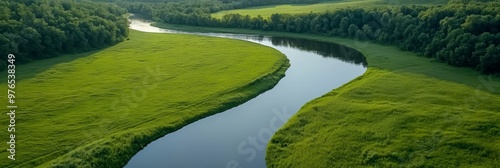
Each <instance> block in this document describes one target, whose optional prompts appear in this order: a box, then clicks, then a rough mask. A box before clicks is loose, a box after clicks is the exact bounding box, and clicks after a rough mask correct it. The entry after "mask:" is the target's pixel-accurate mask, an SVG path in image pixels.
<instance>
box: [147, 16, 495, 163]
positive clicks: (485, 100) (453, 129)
mask: <svg viewBox="0 0 500 168" xmlns="http://www.w3.org/2000/svg"><path fill="white" fill-rule="evenodd" d="M155 26H159V27H163V28H168V29H177V30H183V31H204V32H207V31H208V32H210V31H213V32H226V33H246V34H262V35H274V36H286V37H298V38H306V39H313V40H319V41H328V42H334V43H339V44H343V45H346V46H348V47H352V48H355V49H357V50H359V51H361V52H362V53H363V54H364V55H365V57H366V58H367V62H368V65H369V67H368V71H367V73H365V74H364V75H363V76H361V77H359V78H357V79H356V80H354V81H352V82H350V83H349V84H346V85H344V86H343V87H342V88H339V89H336V90H334V91H332V92H330V93H328V94H326V95H325V96H323V97H321V98H318V99H317V100H315V101H312V102H310V103H309V104H308V105H306V106H304V107H303V108H302V110H301V111H299V112H298V113H297V114H296V115H295V116H294V117H292V118H291V120H290V121H289V122H288V123H287V124H286V125H285V126H284V127H282V128H281V129H280V131H278V132H277V133H276V134H275V135H274V136H273V138H272V140H271V142H270V145H269V147H268V151H267V156H266V160H267V164H268V167H290V166H293V167H304V166H306V167H331V166H336V167H342V166H344V167H345V166H347V167H352V166H436V165H444V166H465V167H468V166H486V167H488V166H491V167H498V166H499V165H498V163H499V162H498V158H499V156H500V154H499V153H500V146H499V145H498V144H500V112H499V111H498V109H500V78H499V77H497V76H485V75H481V74H479V73H477V72H475V71H473V70H470V69H468V68H456V67H451V66H448V65H445V64H442V63H436V62H431V61H430V60H429V59H427V58H423V57H418V56H417V55H416V54H415V53H411V52H404V51H400V50H398V49H397V48H396V47H392V46H384V45H379V44H374V43H370V42H360V41H355V40H352V39H342V38H334V37H324V36H315V35H308V34H292V33H282V32H263V31H253V30H241V29H220V28H203V27H191V26H179V25H168V24H161V23H160V24H155ZM299 151H300V152H299Z"/></svg>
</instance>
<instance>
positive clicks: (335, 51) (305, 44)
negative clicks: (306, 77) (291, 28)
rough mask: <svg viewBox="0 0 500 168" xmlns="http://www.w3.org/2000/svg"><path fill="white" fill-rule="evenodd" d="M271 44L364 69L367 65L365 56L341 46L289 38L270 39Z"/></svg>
mask: <svg viewBox="0 0 500 168" xmlns="http://www.w3.org/2000/svg"><path fill="white" fill-rule="evenodd" d="M271 42H272V43H273V45H276V46H284V47H291V48H295V49H299V50H302V51H308V52H313V53H316V54H318V55H321V56H323V57H332V58H336V59H339V60H342V61H344V62H347V63H354V64H358V65H359V64H361V65H363V66H364V67H366V66H367V65H368V64H367V62H366V58H365V56H363V54H362V53H361V52H359V51H357V50H355V49H353V48H349V47H346V46H343V45H338V44H334V43H328V42H321V41H313V40H306V39H298V38H289V37H286V38H285V37H271Z"/></svg>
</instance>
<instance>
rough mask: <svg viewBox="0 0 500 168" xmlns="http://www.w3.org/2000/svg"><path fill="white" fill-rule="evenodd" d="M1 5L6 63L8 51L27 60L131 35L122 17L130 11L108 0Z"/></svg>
mask: <svg viewBox="0 0 500 168" xmlns="http://www.w3.org/2000/svg"><path fill="white" fill-rule="evenodd" d="M0 9H1V10H0V52H1V53H0V54H1V55H4V57H1V59H0V64H3V65H5V61H6V58H7V57H5V56H6V55H7V54H14V55H16V60H17V61H21V62H27V61H30V60H34V59H42V58H47V57H54V56H57V55H59V54H63V53H74V52H83V51H88V50H91V49H97V48H102V47H105V46H109V45H113V44H116V43H117V42H120V41H123V40H124V39H125V38H126V37H127V36H128V22H127V20H126V18H125V17H123V15H124V14H125V13H126V12H127V11H126V10H125V9H123V8H121V7H119V6H117V5H112V4H109V3H96V2H76V1H74V0H4V1H0ZM2 68H5V66H2Z"/></svg>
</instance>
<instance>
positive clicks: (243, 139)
mask: <svg viewBox="0 0 500 168" xmlns="http://www.w3.org/2000/svg"><path fill="white" fill-rule="evenodd" d="M130 21H131V24H130V28H131V29H134V30H138V31H144V32H151V33H186V34H200V35H207V36H216V37H224V38H233V39H239V40H246V41H251V42H255V43H258V44H261V45H265V46H270V47H272V48H275V49H277V50H279V51H280V52H282V53H283V54H285V55H286V56H287V57H288V59H289V60H290V64H291V66H290V68H288V70H287V71H286V76H285V77H284V78H283V79H281V80H280V81H279V83H278V84H277V85H276V86H275V87H274V88H273V89H271V90H269V91H266V92H264V93H262V94H260V95H259V96H257V97H255V98H253V99H251V100H250V101H248V102H246V103H244V104H241V105H239V106H237V107H234V108H232V109H229V110H226V111H224V112H221V113H218V114H215V115H212V116H210V117H207V118H204V119H201V120H199V121H196V122H194V123H191V124H189V125H187V126H185V127H183V128H181V129H179V130H177V131H175V132H173V133H170V134H167V135H165V136H164V137H162V138H160V139H157V140H155V141H154V142H152V143H150V144H148V145H147V146H146V147H145V148H144V149H143V150H141V151H140V152H138V153H137V154H136V155H135V156H133V157H132V159H131V160H130V161H129V162H128V163H127V165H126V166H125V167H127V168H135V167H137V168H143V167H148V168H156V167H158V168H159V167H174V168H177V167H179V168H198V167H200V168H212V167H213V168H225V167H242V168H264V167H266V163H265V150H266V144H267V143H268V141H269V140H270V138H271V136H272V135H273V134H274V132H275V131H276V130H277V129H279V128H280V127H281V126H282V125H283V124H284V123H285V122H286V121H287V120H288V119H289V118H290V117H291V116H292V115H293V114H295V113H296V112H297V111H298V110H299V109H300V108H301V107H302V106H304V104H305V103H307V102H309V101H311V100H313V99H315V98H318V97H320V96H322V95H324V94H326V93H328V92H329V91H331V90H332V89H335V88H337V87H339V86H341V85H343V84H345V83H347V82H349V81H350V80H352V79H354V78H356V77H358V76H360V75H362V74H363V73H364V72H365V71H366V61H365V58H364V56H363V55H362V54H361V53H359V52H357V51H355V50H353V49H350V48H347V47H343V46H339V45H336V44H332V43H325V42H318V41H311V40H304V39H294V38H282V37H268V36H258V35H242V34H227V33H187V32H182V31H174V30H167V29H161V28H157V27H152V26H150V23H151V22H149V21H147V20H143V19H138V18H131V19H130ZM255 66H258V65H255Z"/></svg>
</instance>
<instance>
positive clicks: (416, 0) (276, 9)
mask: <svg viewBox="0 0 500 168" xmlns="http://www.w3.org/2000/svg"><path fill="white" fill-rule="evenodd" d="M446 2H447V0H409V1H398V0H332V1H327V2H322V3H317V4H284V5H269V6H259V7H251V8H245V9H235V10H226V11H220V12H217V13H214V14H212V17H214V18H222V16H224V15H225V14H229V13H239V14H241V15H250V16H251V17H257V16H258V15H261V16H262V17H263V18H268V17H270V16H271V15H272V14H275V13H289V14H302V13H310V12H313V13H320V12H326V11H333V10H336V9H340V8H349V7H353V8H354V7H361V8H364V7H373V6H376V5H409V4H443V3H446Z"/></svg>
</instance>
